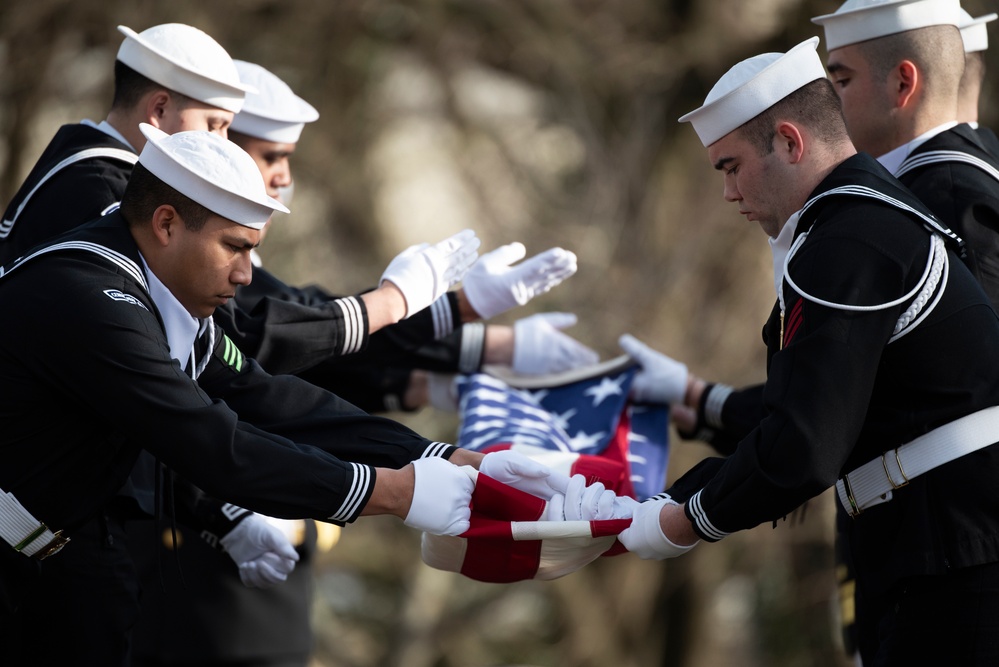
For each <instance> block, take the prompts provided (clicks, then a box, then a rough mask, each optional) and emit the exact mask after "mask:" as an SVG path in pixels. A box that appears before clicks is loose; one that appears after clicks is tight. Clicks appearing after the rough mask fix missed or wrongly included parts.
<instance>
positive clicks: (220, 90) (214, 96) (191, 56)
mask: <svg viewBox="0 0 999 667" xmlns="http://www.w3.org/2000/svg"><path fill="white" fill-rule="evenodd" d="M118 32H120V33H122V34H123V35H125V41H123V42H122V43H121V46H120V47H119V48H118V56H117V59H118V60H120V61H121V62H123V63H124V64H126V65H128V66H129V67H131V68H132V69H134V70H135V71H136V72H138V73H139V74H141V75H143V76H145V77H146V78H148V79H151V80H152V81H155V82H156V83H158V84H160V85H161V86H165V87H167V88H169V89H170V90H175V91H177V92H178V93H181V94H183V95H187V96H188V97H191V98H193V99H195V100H198V101H199V102H204V103H205V104H209V105H211V106H214V107H218V108H220V109H225V110H226V111H232V112H233V113H237V112H238V111H239V110H240V109H241V108H242V106H243V98H244V97H245V96H246V93H247V91H248V90H250V87H249V86H247V85H246V84H244V83H242V82H240V80H239V73H238V72H236V66H235V65H234V64H233V62H232V58H230V57H229V54H228V53H226V50H225V49H223V48H222V46H221V45H220V44H219V43H218V42H216V41H215V40H214V39H212V38H211V37H209V36H208V35H207V34H205V33H204V32H202V31H201V30H198V29H197V28H193V27H191V26H189V25H184V24H183V23H164V24H163V25H157V26H153V27H152V28H147V29H146V30H143V31H142V32H140V33H137V32H135V31H134V30H132V29H131V28H128V27H125V26H123V25H120V26H118Z"/></svg>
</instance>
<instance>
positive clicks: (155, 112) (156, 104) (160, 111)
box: [145, 89, 171, 129]
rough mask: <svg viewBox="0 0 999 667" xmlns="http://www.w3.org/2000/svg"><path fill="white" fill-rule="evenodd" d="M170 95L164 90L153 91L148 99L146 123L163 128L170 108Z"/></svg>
mask: <svg viewBox="0 0 999 667" xmlns="http://www.w3.org/2000/svg"><path fill="white" fill-rule="evenodd" d="M170 102H171V97H170V93H169V92H168V91H166V90H163V89H158V90H155V91H153V92H152V93H151V94H150V95H149V97H148V98H147V99H146V114H145V115H146V122H147V123H149V124H150V125H152V126H153V127H157V128H160V129H162V128H163V119H164V118H165V117H166V113H167V108H168V107H169V106H170Z"/></svg>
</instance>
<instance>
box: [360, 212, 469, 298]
mask: <svg viewBox="0 0 999 667" xmlns="http://www.w3.org/2000/svg"><path fill="white" fill-rule="evenodd" d="M478 248H479V239H478V237H476V236H475V232H473V231H472V230H471V229H466V230H464V231H461V232H458V233H457V234H455V235H454V236H451V237H449V238H446V239H444V240H443V241H441V242H440V243H437V244H435V245H429V244H427V243H420V244H417V245H414V246H410V247H409V248H406V249H405V250H403V251H402V252H401V253H399V254H398V255H397V256H396V258H395V259H393V260H392V261H391V262H390V263H389V265H388V267H387V268H386V269H385V272H384V273H383V274H382V278H381V280H380V281H379V283H378V284H379V285H381V284H382V283H384V282H385V281H386V280H388V281H390V282H392V283H393V284H394V285H395V286H396V287H398V288H399V291H400V292H402V295H403V296H404V297H405V298H406V317H410V316H411V315H413V313H417V312H419V311H421V310H423V309H424V308H426V307H427V306H429V305H430V304H432V303H433V302H434V301H436V300H437V299H439V298H440V297H442V296H444V293H445V292H447V291H448V290H449V289H450V288H451V286H452V285H454V284H455V283H457V282H459V281H460V280H461V279H462V278H463V277H464V275H465V273H466V272H467V271H468V269H469V267H470V266H472V264H473V263H474V262H475V260H476V258H477V257H478V255H479V253H478Z"/></svg>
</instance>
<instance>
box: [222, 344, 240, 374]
mask: <svg viewBox="0 0 999 667" xmlns="http://www.w3.org/2000/svg"><path fill="white" fill-rule="evenodd" d="M222 360H223V361H225V363H226V365H228V366H229V367H230V368H232V369H233V370H234V371H236V372H237V373H238V372H240V371H241V370H243V362H244V361H245V360H246V357H245V356H243V353H242V352H240V351H239V348H238V347H236V344H235V343H233V342H232V341H231V340H230V339H229V337H228V336H226V337H225V340H224V341H223V347H222Z"/></svg>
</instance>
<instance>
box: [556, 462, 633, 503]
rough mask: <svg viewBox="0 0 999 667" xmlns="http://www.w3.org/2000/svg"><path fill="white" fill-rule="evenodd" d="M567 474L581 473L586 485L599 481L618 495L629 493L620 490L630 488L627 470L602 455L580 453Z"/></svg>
mask: <svg viewBox="0 0 999 667" xmlns="http://www.w3.org/2000/svg"><path fill="white" fill-rule="evenodd" d="M569 474H570V476H571V475H582V476H583V477H585V478H586V485H587V486H590V485H591V484H593V483H594V482H600V483H601V484H603V485H604V488H607V489H610V490H611V491H613V492H614V493H616V494H617V495H619V496H624V495H630V494H629V493H628V492H627V491H624V490H622V489H625V488H626V489H627V490H629V491H630V490H631V480H630V479H628V471H627V469H626V468H625V467H624V466H623V465H621V464H620V463H618V462H617V461H612V460H610V459H606V458H604V457H602V456H592V455H589V454H580V455H579V457H578V458H577V459H576V460H575V461H573V462H572V468H571V469H570V471H569Z"/></svg>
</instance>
